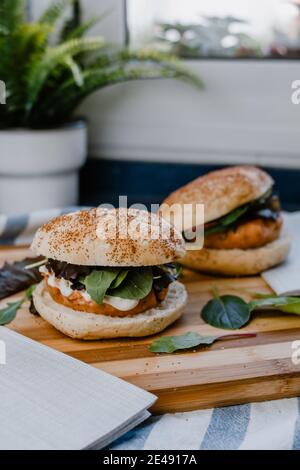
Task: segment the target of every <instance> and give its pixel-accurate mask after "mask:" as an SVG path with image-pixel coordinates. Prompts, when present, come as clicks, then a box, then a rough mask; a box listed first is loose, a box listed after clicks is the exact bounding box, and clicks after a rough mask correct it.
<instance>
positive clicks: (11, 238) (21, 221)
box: [0, 207, 86, 246]
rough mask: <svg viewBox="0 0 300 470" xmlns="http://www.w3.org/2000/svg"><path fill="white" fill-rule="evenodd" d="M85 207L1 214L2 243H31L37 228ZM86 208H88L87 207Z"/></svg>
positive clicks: (10, 244) (6, 244)
mask: <svg viewBox="0 0 300 470" xmlns="http://www.w3.org/2000/svg"><path fill="white" fill-rule="evenodd" d="M79 209H83V208H79V207H65V208H63V209H61V208H60V209H48V210H44V211H37V212H32V213H31V214H23V215H16V216H6V215H1V214H0V245H5V246H13V245H15V246H18V245H29V244H30V243H31V241H32V238H33V236H34V234H35V232H36V230H37V229H38V228H39V227H40V226H41V225H43V224H44V223H45V222H48V221H49V220H50V219H52V218H54V217H57V216H58V215H61V214H67V213H69V212H73V211H75V210H79ZM85 209H86V208H85Z"/></svg>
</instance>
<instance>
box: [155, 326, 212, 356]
mask: <svg viewBox="0 0 300 470" xmlns="http://www.w3.org/2000/svg"><path fill="white" fill-rule="evenodd" d="M219 338H220V336H201V335H199V334H198V333H196V332H193V331H190V332H188V333H185V334H183V335H180V336H162V337H161V338H159V339H157V340H155V341H153V343H151V344H150V346H149V349H150V351H151V352H154V353H173V352H175V351H178V350H179V349H190V348H195V347H197V346H200V345H203V346H208V345H210V344H213V343H214V342H215V341H216V340H217V339H219Z"/></svg>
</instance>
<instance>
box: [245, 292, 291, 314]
mask: <svg viewBox="0 0 300 470" xmlns="http://www.w3.org/2000/svg"><path fill="white" fill-rule="evenodd" d="M249 305H250V307H251V308H252V309H255V308H256V309H259V308H264V307H274V308H276V309H277V310H280V311H282V312H286V313H295V314H297V315H299V314H300V298H299V297H287V296H280V295H279V296H264V297H263V298H260V299H257V300H252V301H251V302H249Z"/></svg>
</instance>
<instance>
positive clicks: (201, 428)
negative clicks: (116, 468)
mask: <svg viewBox="0 0 300 470" xmlns="http://www.w3.org/2000/svg"><path fill="white" fill-rule="evenodd" d="M74 210H78V207H77V208H74V207H68V208H65V209H52V210H48V211H40V212H34V213H32V214H29V215H22V216H15V217H6V216H4V215H0V245H16V246H17V245H26V244H29V243H30V242H31V240H32V237H33V235H34V233H35V231H36V230H37V228H38V227H39V226H40V225H42V224H43V223H45V222H47V221H48V220H49V219H51V218H53V217H56V216H57V215H60V214H64V213H68V212H72V211H74ZM111 449H115V450H117V449H118V450H121V449H122V450H130V449H134V450H136V449H145V450H196V449H200V450H213V449H220V450H222V449H226V450H230V449H271V450H272V449H282V450H283V449H294V450H300V398H290V399H284V400H277V401H272V402H264V403H252V404H248V405H241V406H231V407H227V408H218V409H214V410H201V411H194V412H190V413H176V414H166V415H163V416H159V417H152V418H150V419H149V420H148V421H146V422H145V423H143V424H142V425H141V426H139V427H137V428H136V429H134V430H133V431H130V432H129V433H128V434H126V435H125V436H123V437H122V438H121V439H119V440H118V441H116V442H115V443H114V444H113V445H112V447H111Z"/></svg>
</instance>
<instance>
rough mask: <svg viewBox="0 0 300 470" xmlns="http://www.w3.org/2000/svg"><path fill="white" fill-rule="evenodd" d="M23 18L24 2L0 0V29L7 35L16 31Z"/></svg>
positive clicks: (22, 0) (23, 0) (21, 0)
mask: <svg viewBox="0 0 300 470" xmlns="http://www.w3.org/2000/svg"><path fill="white" fill-rule="evenodd" d="M24 17H25V0H0V27H1V30H2V31H3V32H6V34H9V33H11V32H13V31H16V30H17V29H18V27H19V25H20V24H21V23H22V22H23V20H24Z"/></svg>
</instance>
